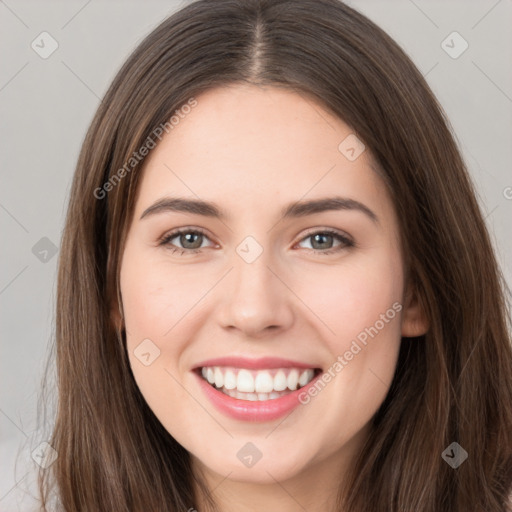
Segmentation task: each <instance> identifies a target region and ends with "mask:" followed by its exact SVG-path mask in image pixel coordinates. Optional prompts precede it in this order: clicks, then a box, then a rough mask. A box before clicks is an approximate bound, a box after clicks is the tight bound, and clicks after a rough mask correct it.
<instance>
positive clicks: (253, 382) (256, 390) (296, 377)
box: [201, 366, 315, 400]
mask: <svg viewBox="0 0 512 512" xmlns="http://www.w3.org/2000/svg"><path fill="white" fill-rule="evenodd" d="M201 375H202V376H203V378H204V379H205V380H206V381H208V382H209V383H210V384H211V385H214V386H215V387H216V388H217V389H221V390H223V391H233V392H236V393H238V392H239V393H241V394H242V396H240V398H241V399H244V400H269V399H273V398H278V397H280V396H282V395H283V394H286V393H289V392H290V391H295V390H296V389H298V388H302V387H304V386H305V385H306V384H308V383H309V382H311V380H312V379H313V377H314V376H315V371H314V370H313V369H312V368H308V369H305V370H302V369H298V368H277V369H272V370H248V369H245V368H233V367H224V366H208V367H203V368H201ZM248 393H252V395H251V396H250V398H247V396H248V395H247V394H248ZM276 393H277V396H276ZM226 394H229V395H230V396H234V395H232V394H230V393H226ZM259 396H263V397H265V396H266V398H258V397H259ZM235 398H237V397H236V396H235Z"/></svg>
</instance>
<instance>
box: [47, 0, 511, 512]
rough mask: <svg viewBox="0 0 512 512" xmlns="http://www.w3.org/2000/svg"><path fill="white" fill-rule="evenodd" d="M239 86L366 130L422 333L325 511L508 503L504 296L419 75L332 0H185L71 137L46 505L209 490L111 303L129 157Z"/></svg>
mask: <svg viewBox="0 0 512 512" xmlns="http://www.w3.org/2000/svg"><path fill="white" fill-rule="evenodd" d="M242 82H244V83H252V84H262V85H271V86H275V87H282V88H286V89H288V90H290V91H296V92H299V93H300V94H305V95H308V97H310V98H314V99H315V100H316V101H318V102H319V103H320V104H321V105H323V106H324V108H326V109H328V110H329V111H330V112H332V113H334V114H335V115H336V116H338V117H339V118H340V119H342V120H343V121H344V122H345V123H347V124H348V125H349V126H350V127H351V128H352V129H353V130H354V131H355V132H356V133H357V134H358V137H359V138H360V139H361V140H363V141H364V143H365V145H366V147H367V149H368V150H369V151H370V152H371V153H372V154H373V156H374V157H375V159H376V160H377V162H378V163H379V166H380V167H381V169H382V172H383V175H384V178H385V181H386V184H387V186H388V187H389V190H390V192H391V195H392V198H393V201H394V206H395V209H396V212H397V214H398V218H399V220H400V231H401V237H402V242H403V251H404V259H405V261H406V262H407V268H408V275H407V277H408V282H410V283H412V284H413V286H414V290H415V294H416V297H417V300H418V301H419V302H420V304H421V305H422V307H423V309H424V311H425V314H426V316H427V318H428V320H429V323H430V328H429V331H428V333H427V334H426V335H425V336H422V337H418V338H408V339H405V338H404V339H403V340H402V343H401V349H400V355H399V361H398V365H397V368H396V373H395V376H394V380H393V382H392V385H391V388H390V391H389V393H388V395H387V397H386V399H385V401H384V403H383V404H382V406H381V407H380V409H379V411H378V412H377V414H376V415H375V416H374V418H373V420H372V424H373V425H372V426H373V430H372V433H371V435H370V437H369V439H368V441H367V443H366V444H365V446H364V448H363V450H362V452H361V454H360V456H359V458H358V459H357V460H356V461H354V468H353V471H352V472H351V473H350V475H351V478H350V481H345V482H341V481H340V492H339V508H340V510H343V511H346V512H362V511H365V512H377V511H379V512H381V511H383V510H386V511H389V512H393V511H396V512H398V511H400V512H411V511H413V510H414V511H416V512H427V511H429V512H434V511H436V512H439V511H450V512H463V511H464V512H466V511H468V510H471V511H473V512H477V511H481V512H483V511H485V512H504V511H509V510H510V508H509V507H510V505H507V503H509V501H508V500H510V493H511V491H512V349H511V342H510V326H509V324H508V318H509V309H508V301H507V297H508V295H506V294H505V292H504V290H505V284H504V280H503V278H502V275H501V273H500V271H499V268H498V265H497V262H496V259H495V255H494V253H493V249H492V245H491V243H490V240H489V236H488V233H487V231H486V227H485V224H484V221H483V217H482V213H481V211H480V209H479V206H478V203H477V201H476V199H475V193H474V190H473V188H472V184H471V182H470V179H469V177H468V173H467V170H466V168H465V164H464V162H463V160H462V158H461V155H460V153H459V150H458V148H457V146H456V143H455V141H454V137H453V136H452V133H451V128H450V125H449V122H448V121H447V119H446V117H445V114H444V113H443V110H442V108H441V107H440V105H439V104H438V102H437V100H436V99H435V97H434V95H433V94H432V92H431V90H430V89H429V87H428V85H427V84H426V82H425V80H424V78H423V77H422V75H421V74H420V73H419V72H418V70H417V69H416V67H415V66H414V65H413V63H412V62H411V61H410V59H409V58H408V57H407V56H406V55H405V53H404V52H403V51H402V50H401V49H400V48H399V46H398V45H397V44H396V43H395V42H394V41H393V40H392V39H391V38H390V37H389V36H388V35H387V34H386V33H385V32H383V31H382V30H381V29H380V28H379V27H377V26H376V25H375V24H374V23H372V22H371V21H370V20H368V19H367V18H366V17H365V16H363V15H361V14H360V13H358V12H357V11H356V10H354V9H352V8H350V7H348V6H347V5H345V4H343V3H341V2H339V1H337V0H300V1H298V0H199V1H196V2H194V3H191V4H189V5H187V6H186V7H184V8H183V9H181V10H180V11H178V12H177V13H175V14H174V15H172V16H171V17H169V18H168V19H166V20H165V21H164V22H163V23H162V24H161V25H159V26H158V27H157V28H156V29H155V30H154V31H153V32H151V34H149V36H148V37H147V38H146V39H145V40H144V41H143V42H142V43H141V44H140V45H139V46H138V47H137V48H136V50H135V51H134V52H133V54H132V55H131V56H130V57H129V58H128V60H127V61H126V63H125V64H124V66H123V67H122V69H121V70H120V71H119V72H118V74H117V76H116V77H115V79H114V81H113V83H112V85H111V87H110V88H109V90H108V91H107V93H106V95H105V97H104V99H103V101H102V103H101V104H100V106H99V108H98V111H97V113H96V115H95V117H94V119H93V121H92V124H91V126H90V129H89V131H88V133H87V136H86V139H85V141H84V143H83V147H82V150H81V153H80V156H79V160H78V164H77V168H76V172H75V175H74V180H73V184H72V190H71V196H70V201H69V209H68V213H67V219H66V224H65V229H64V233H63V238H62V248H61V253H60V261H59V274H58V291H57V310H56V348H57V353H56V364H57V375H58V379H57V385H58V409H57V414H56V420H55V427H54V430H53V433H52V436H51V438H50V439H49V442H50V444H51V445H52V446H53V448H54V449H55V450H56V451H57V453H58V458H57V460H56V461H55V462H54V463H53V465H52V466H50V468H48V469H47V470H44V471H42V472H41V475H40V490H41V494H42V496H43V501H44V496H46V497H48V496H49V493H50V489H52V488H55V489H56V490H57V494H58V497H59V502H60V503H61V506H62V509H63V510H66V511H69V512H75V511H76V512H78V511H94V512H101V511H109V512H111V511H113V510H115V511H144V512H147V511H163V510H172V511H184V510H188V509H190V508H192V507H194V506H195V504H196V503H197V496H194V491H193V489H194V479H197V480H196V481H197V483H198V485H199V486H200V488H202V489H203V490H202V492H204V495H205V496H206V497H208V492H207V490H206V488H205V487H204V485H203V484H202V483H201V481H200V480H199V479H198V477H197V475H194V474H192V471H191V467H190V459H189V454H188V452H187V451H186V450H185V449H184V448H183V447H182V446H181V445H180V444H179V443H178V442H177V441H176V440H175V439H174V438H172V436H171V435H170V434H169V433H168V432H167V431H166V430H165V429H164V428H163V426H162V425H161V424H160V422H159V421H158V420H157V418H156V417H155V416H154V414H153V413H152V411H151V410H150V409H149V407H148V406H147V404H146V402H145V400H144V399H143V397H142V395H141V393H140V391H139V390H138V388H137V385H136V383H135V381H134V378H133V375H132V373H131V370H130V365H129V361H128V357H127V354H126V348H125V343H124V338H123V334H124V333H123V332H120V333H119V332H118V331H117V330H116V327H115V325H113V322H112V319H111V311H112V308H117V307H120V305H121V303H120V302H119V297H118V290H119V263H120V257H121V255H122V252H123V246H124V240H125V237H126V233H127V229H128V226H129V221H130V219H131V216H132V213H133V207H134V200H135V194H136V192H137V185H138V181H139V179H140V175H141V172H140V171H141V168H142V165H143V162H144V159H143V158H142V159H141V160H140V161H137V162H136V163H135V164H134V165H131V167H129V168H126V162H127V161H129V160H130V158H131V157H132V156H133V154H134V153H135V152H137V151H138V150H139V148H141V147H142V146H143V145H144V143H145V141H146V140H147V139H148V137H150V136H151V135H152V134H153V133H154V130H155V128H156V127H158V126H161V125H165V123H168V121H169V119H170V117H171V116H172V115H173V113H174V112H175V111H176V110H178V109H180V108H181V106H182V105H185V104H187V102H188V101H189V100H190V98H198V97H199V96H200V94H201V93H202V92H204V91H206V90H209V89H212V88H215V87H217V86H222V85H227V84H235V83H242ZM132 164H133V162H132ZM123 167H125V172H124V173H120V171H119V170H120V169H122V168H123ZM120 174H122V176H121V179H114V178H115V175H116V176H117V178H119V177H120ZM107 182H109V183H111V186H110V187H105V184H106V183H107ZM98 191H100V192H98ZM101 191H103V192H101ZM100 196H101V197H100ZM453 442H457V443H458V444H459V445H460V446H461V447H462V448H463V449H464V450H465V451H466V452H467V453H468V459H467V460H466V461H465V462H464V463H463V464H462V465H460V466H459V467H458V468H457V469H454V468H452V467H451V466H450V465H449V464H447V463H446V462H445V460H443V457H442V453H443V451H444V450H445V449H446V448H447V447H448V446H449V445H450V444H451V443H453ZM52 486H53V487H52ZM210 501H211V500H210ZM45 509H46V508H45Z"/></svg>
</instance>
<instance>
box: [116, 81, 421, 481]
mask: <svg viewBox="0 0 512 512" xmlns="http://www.w3.org/2000/svg"><path fill="white" fill-rule="evenodd" d="M196 99H197V106H195V108H194V109H192V111H191V112H190V113H189V114H188V115H187V116H184V117H183V118H182V119H180V122H179V124H178V125H176V126H175V127H174V129H173V130H172V131H170V132H169V134H167V135H165V136H164V137H163V139H162V141H161V142H160V143H159V145H158V146H157V147H156V148H155V149H153V150H152V151H151V153H150V154H149V156H148V158H147V159H146V162H145V167H144V171H143V176H142V181H141V183H140V188H139V191H138V197H137V200H136V205H135V212H134V216H133V219H132V222H131V226H130V229H129V233H128V237H127V241H126V245H125V249H124V253H123V258H122V264H121V285H120V286H121V296H122V303H123V304H122V307H123V313H124V322H125V328H126V332H127V349H128V353H129V357H130V364H131V366H132V370H133V374H134V376H135V379H136V382H137V384H138V386H139V388H140V390H141V392H142V394H143V396H144V397H145V399H146V401H147V403H148V405H149V406H150V407H151V409H152V410H153V412H154V413H155V415H156V416H157V417H158V419H159V420H160V421H161V423H162V424H163V426H164V427H165V428H166V429H167V431H168V432H169V433H170V434H171V435H172V436H173V437H174V438H175V439H176V440H177V441H178V442H179V443H180V444H181V445H183V446H184V447H185V448H186V449H187V450H188V451H189V452H190V453H191V454H192V458H193V461H194V464H195V466H196V467H197V468H199V469H201V470H203V471H204V472H205V473H209V474H212V475H213V474H217V475H221V476H222V477H224V476H226V475H227V474H228V473H229V474H230V478H232V479H234V480H237V481H240V482H259V483H265V482H272V481H274V479H275V480H279V481H282V480H287V479H293V478H295V477H297V476H298V475H305V474H307V473H308V472H310V473H312V472H313V469H315V474H320V473H319V472H318V468H321V467H324V468H325V467H327V466H329V467H330V469H331V474H337V472H334V473H333V472H332V470H333V468H336V471H337V470H338V469H341V468H342V467H344V464H346V463H347V461H348V460H350V458H351V457H353V455H354V454H355V453H356V452H357V450H359V449H360V447H361V445H362V443H363V442H364V440H365V438H366V436H367V435H368V433H369V428H370V421H371V418H372V416H373V415H374V414H375V412H376V411H377V409H378V408H379V406H380V405H381V403H382V402H383V400H384V398H385V396H386V394H387V392H388V390H389V386H390V384H391V381H392V378H393V374H394V371H395V367H396V362H397V356H398V351H399V346H400V342H401V335H404V336H407V335H418V334H419V333H420V331H419V330H421V328H422V326H421V322H418V321H417V318H415V314H414V308H413V306H412V305H409V304H407V303H404V301H405V298H404V288H405V283H404V268H403V258H402V254H401V250H400V244H399V230H398V223H397V219H396V217H395V213H394V209H393V204H392V202H391V200H390V197H389V195H388V193H387V191H386V189H385V186H384V183H383V181H382V179H381V178H380V177H379V174H378V172H376V166H375V164H374V163H373V161H372V158H371V155H370V154H369V151H368V150H363V151H362V153H361V154H360V155H359V156H357V154H358V152H359V151H360V150H361V149H362V147H361V146H358V145H357V141H356V140H355V139H354V138H353V137H354V135H353V134H352V131H351V129H350V127H349V126H347V125H346V124H345V123H344V122H342V121H341V120H339V119H337V118H335V117H333V116H332V115H330V114H329V113H328V112H327V111H325V110H324V109H323V108H322V107H321V106H320V105H319V104H317V103H315V102H314V101H313V100H312V99H310V98H306V97H303V96H300V95H298V94H296V93H292V92H288V91H283V90H279V89H275V88H267V89H261V88H257V87H253V86H239V85H237V86H231V87H226V88H222V89H216V90H212V91H209V92H207V93H204V94H203V95H201V96H199V97H197V98H196ZM347 137H349V138H348V139H347ZM343 141H344V142H343ZM340 144H341V145H340ZM350 148H353V149H354V150H353V151H352V150H351V149H350ZM354 157H357V158H354ZM178 198H179V199H180V200H181V201H180V202H177V201H174V202H173V200H176V199H178ZM329 199H330V201H324V200H329ZM187 201H191V202H192V201H193V202H194V203H189V202H187ZM206 203H207V204H206ZM178 231H179V232H178ZM415 329H416V330H415ZM418 329H419V330H418ZM203 375H204V376H203ZM208 379H209V380H210V383H209V382H207V380H208ZM213 384H214V385H213ZM297 388H299V389H297ZM297 447H300V448H299V449H298V448H297Z"/></svg>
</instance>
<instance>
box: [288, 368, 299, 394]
mask: <svg viewBox="0 0 512 512" xmlns="http://www.w3.org/2000/svg"><path fill="white" fill-rule="evenodd" d="M298 384H299V372H298V371H297V370H292V371H291V372H290V373H289V375H288V388H289V389H291V390H292V391H295V390H296V389H297V385H298Z"/></svg>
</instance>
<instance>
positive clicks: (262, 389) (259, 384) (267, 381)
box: [254, 372, 274, 393]
mask: <svg viewBox="0 0 512 512" xmlns="http://www.w3.org/2000/svg"><path fill="white" fill-rule="evenodd" d="M254 389H255V391H256V393H270V392H271V391H272V390H273V389H274V379H273V378H272V377H271V376H270V373H268V372H258V374H257V375H256V379H255V381H254Z"/></svg>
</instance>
